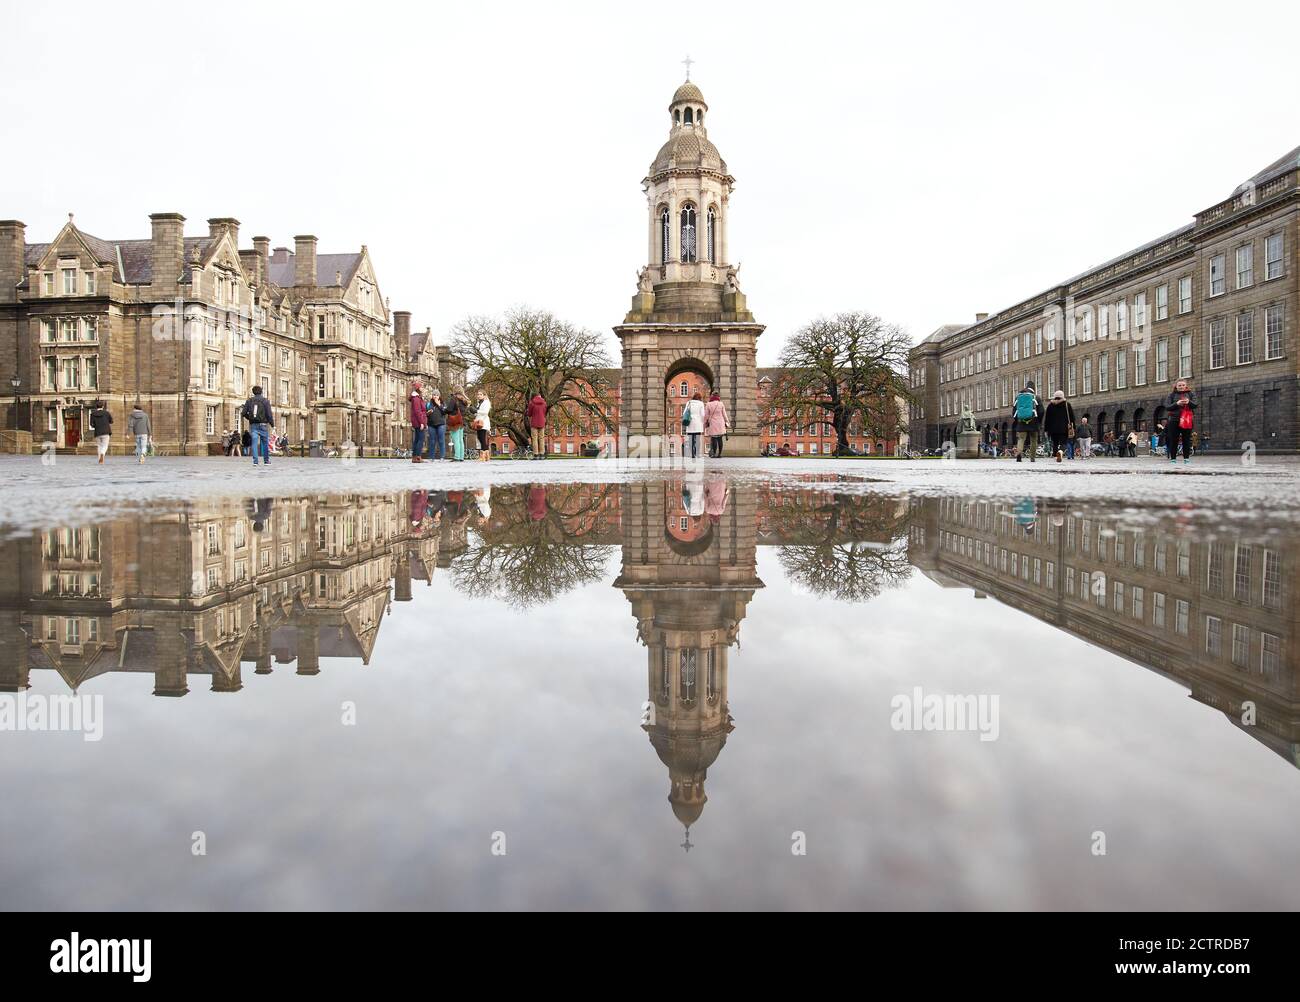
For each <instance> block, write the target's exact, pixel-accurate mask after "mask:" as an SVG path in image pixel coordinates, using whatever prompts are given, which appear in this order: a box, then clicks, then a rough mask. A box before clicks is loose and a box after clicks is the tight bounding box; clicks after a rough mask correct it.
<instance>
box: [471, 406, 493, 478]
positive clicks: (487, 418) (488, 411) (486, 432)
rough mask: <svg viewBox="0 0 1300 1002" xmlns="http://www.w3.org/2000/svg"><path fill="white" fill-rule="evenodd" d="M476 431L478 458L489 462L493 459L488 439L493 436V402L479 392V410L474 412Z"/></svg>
mask: <svg viewBox="0 0 1300 1002" xmlns="http://www.w3.org/2000/svg"><path fill="white" fill-rule="evenodd" d="M474 430H475V431H476V432H478V458H479V460H480V461H482V462H487V461H488V460H489V459H491V458H492V447H491V443H490V442H489V441H488V439H489V438H490V437H491V434H492V401H491V400H489V399H488V395H487V393H485V392H484V391H483V390H479V391H478V410H476V411H475V412H474Z"/></svg>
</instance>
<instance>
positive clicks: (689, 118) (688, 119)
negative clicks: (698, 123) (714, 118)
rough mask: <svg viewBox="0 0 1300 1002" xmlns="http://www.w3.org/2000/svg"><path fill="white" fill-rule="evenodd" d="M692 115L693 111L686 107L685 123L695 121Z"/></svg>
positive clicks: (688, 123)
mask: <svg viewBox="0 0 1300 1002" xmlns="http://www.w3.org/2000/svg"><path fill="white" fill-rule="evenodd" d="M693 116H694V113H693V112H692V111H691V109H690V108H687V109H686V118H685V119H684V121H685V123H686V124H687V125H690V124H692V123H693V122H694V121H695V119H694V117H693Z"/></svg>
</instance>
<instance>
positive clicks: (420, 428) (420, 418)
mask: <svg viewBox="0 0 1300 1002" xmlns="http://www.w3.org/2000/svg"><path fill="white" fill-rule="evenodd" d="M410 404H411V411H410V417H411V462H412V463H423V462H424V457H423V456H422V455H421V453H423V452H424V428H425V424H426V422H427V418H426V417H425V411H424V396H423V394H421V393H420V381H419V380H418V379H417V380H415V382H413V383H411V399H410Z"/></svg>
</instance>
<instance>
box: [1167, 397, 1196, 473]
mask: <svg viewBox="0 0 1300 1002" xmlns="http://www.w3.org/2000/svg"><path fill="white" fill-rule="evenodd" d="M1184 415H1186V417H1184ZM1195 424H1196V395H1195V394H1194V393H1193V392H1192V390H1191V387H1190V386H1188V384H1187V380H1186V379H1180V380H1178V382H1176V383H1174V392H1173V393H1171V394H1169V421H1168V423H1167V424H1166V425H1165V441H1166V442H1167V443H1168V445H1169V462H1171V463H1176V462H1178V446H1179V445H1182V447H1183V463H1184V465H1185V464H1187V463H1190V462H1191V461H1192V429H1193V428H1194V427H1195Z"/></svg>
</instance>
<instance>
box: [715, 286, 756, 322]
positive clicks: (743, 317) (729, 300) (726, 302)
mask: <svg viewBox="0 0 1300 1002" xmlns="http://www.w3.org/2000/svg"><path fill="white" fill-rule="evenodd" d="M722 315H723V316H724V317H725V318H727V319H728V320H733V321H736V322H740V323H746V322H751V321H753V319H754V314H752V313H750V312H749V304H748V303H747V302H746V300H745V294H744V293H743V292H741V291H740V290H739V289H736V290H734V291H728V292H724V293H723V294H722Z"/></svg>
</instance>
